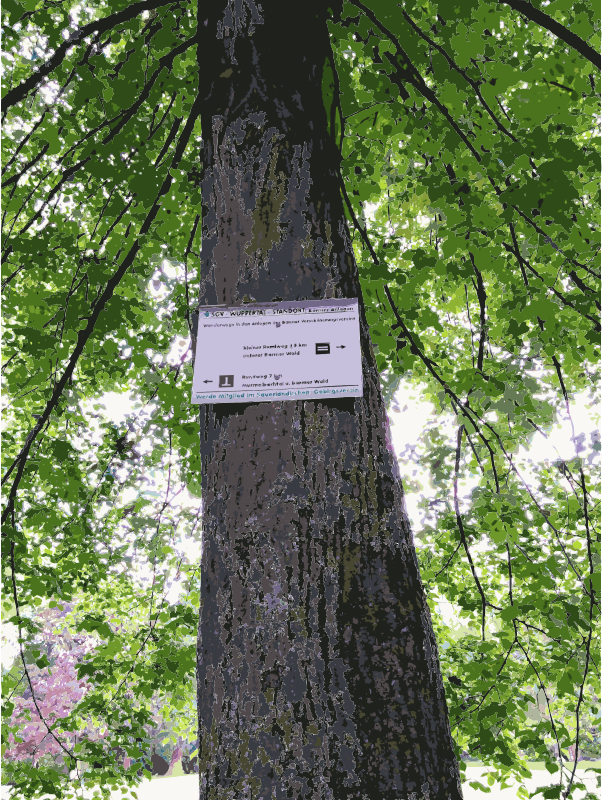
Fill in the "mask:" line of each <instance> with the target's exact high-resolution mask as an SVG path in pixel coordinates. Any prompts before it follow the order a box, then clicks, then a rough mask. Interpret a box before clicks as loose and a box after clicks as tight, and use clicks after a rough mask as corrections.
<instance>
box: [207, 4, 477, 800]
mask: <svg viewBox="0 0 602 800" xmlns="http://www.w3.org/2000/svg"><path fill="white" fill-rule="evenodd" d="M220 5H221V7H220ZM326 5H327V4H321V3H318V2H316V0H311V1H310V2H308V0H306V2H304V3H302V4H300V3H298V4H295V5H294V6H293V5H291V4H289V3H284V2H282V0H264V2H262V4H261V6H260V5H259V4H257V5H256V4H255V3H254V2H253V0H230V1H229V2H228V5H227V7H225V8H224V6H223V5H222V4H217V3H208V4H204V5H201V6H200V8H199V27H200V30H201V32H202V35H201V40H200V44H199V48H198V53H199V55H198V58H199V69H200V85H201V94H202V95H203V96H204V98H205V99H204V102H203V107H202V112H201V114H202V119H201V121H202V131H203V141H202V150H201V163H202V178H201V192H202V214H203V219H202V226H203V227H202V236H203V242H202V252H201V262H200V294H199V303H200V305H201V306H202V305H209V304H217V303H223V304H227V305H240V304H242V303H244V302H266V301H279V300H305V299H312V298H318V299H325V298H351V297H357V298H359V306H360V317H361V326H360V327H361V349H362V365H363V377H364V395H363V397H362V398H347V399H340V400H339V399H337V400H324V401H299V402H291V401H285V402H274V403H247V404H241V405H234V404H220V405H214V406H207V405H203V406H201V409H200V420H201V462H202V489H203V551H202V565H201V569H202V577H201V608H200V618H199V637H198V651H197V653H198V656H197V671H198V672H197V674H198V713H199V742H200V752H199V772H200V797H201V798H203V800H208V799H209V798H215V799H216V800H217V798H219V800H242V798H253V800H255V799H256V798H257V799H258V798H262V800H268V798H269V799H270V800H272V798H277V799H278V800H280V798H289V797H290V798H312V800H317V798H325V799H326V798H332V800H342V799H343V798H345V800H352V798H353V799H354V800H355V799H356V798H357V800H360V799H362V800H364V798H370V799H372V798H378V800H393V799H394V798H395V800H399V798H402V797H403V798H406V797H407V798H412V800H419V798H425V800H436V799H437V798H461V797H462V792H461V786H460V780H459V772H458V766H457V762H456V758H455V755H454V748H453V743H452V738H451V732H450V727H449V721H448V714H447V706H446V702H445V695H444V690H443V683H442V679H441V673H440V668H439V661H438V654H437V646H436V642H435V638H434V635H433V629H432V624H431V618H430V613H429V608H428V605H427V603H426V599H425V595H424V591H423V588H422V584H421V580H420V574H419V569H418V563H417V559H416V553H415V549H414V544H413V540H412V535H411V531H410V526H409V522H408V518H407V514H406V512H405V504H404V499H403V489H402V485H401V481H400V478H399V472H398V469H397V463H396V460H395V457H394V453H393V449H392V446H391V440H390V433H389V427H388V420H387V415H386V411H385V408H384V404H383V400H382V396H381V391H380V384H379V375H378V370H377V367H376V363H375V358H374V353H373V350H372V346H371V343H370V337H369V329H368V325H367V322H366V315H365V310H364V305H363V302H362V295H361V289H360V283H359V278H358V271H357V266H356V263H355V261H354V257H353V250H352V246H351V241H350V237H349V233H348V230H347V225H346V220H345V215H344V210H343V205H342V200H341V196H340V189H339V183H338V181H339V178H338V167H339V164H338V154H337V150H336V147H335V146H334V143H333V141H332V138H331V136H330V134H329V131H328V122H327V113H326V110H325V105H324V99H323V94H322V78H323V72H324V68H325V65H326V64H327V63H328V61H329V59H331V49H330V42H329V36H328V29H327V24H326V8H324V7H323V6H326Z"/></svg>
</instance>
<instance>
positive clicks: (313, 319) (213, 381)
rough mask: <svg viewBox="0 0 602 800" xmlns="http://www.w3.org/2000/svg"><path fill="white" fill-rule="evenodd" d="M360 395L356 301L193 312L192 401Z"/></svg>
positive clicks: (254, 400) (315, 302) (306, 398)
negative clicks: (196, 317) (196, 319)
mask: <svg viewBox="0 0 602 800" xmlns="http://www.w3.org/2000/svg"><path fill="white" fill-rule="evenodd" d="M362 395H363V385H362V358H361V351H360V328H359V315H358V303H357V299H351V300H303V301H300V302H281V303H253V304H248V305H244V306H202V307H201V308H200V309H199V324H198V332H197V343H196V358H195V365H194V376H193V379H192V402H193V403H245V402H255V403H257V402H273V401H274V400H315V399H326V398H329V397H361V396H362Z"/></svg>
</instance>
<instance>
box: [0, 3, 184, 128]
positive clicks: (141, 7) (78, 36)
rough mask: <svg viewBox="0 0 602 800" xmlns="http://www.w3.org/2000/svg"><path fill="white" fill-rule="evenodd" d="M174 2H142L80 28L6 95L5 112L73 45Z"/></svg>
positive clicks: (62, 57)
mask: <svg viewBox="0 0 602 800" xmlns="http://www.w3.org/2000/svg"><path fill="white" fill-rule="evenodd" d="M173 2H174V0H142V2H140V3H134V5H131V6H129V7H128V8H124V9H123V10H122V11H118V12H117V13H116V14H111V15H110V16H108V17H104V18H103V19H97V20H95V21H94V22H89V23H88V24H87V25H84V26H82V27H81V28H78V29H77V30H76V31H74V32H73V33H72V34H71V36H70V37H69V38H68V39H66V40H65V41H64V42H63V44H61V45H60V46H59V47H57V49H56V50H55V52H54V53H53V54H52V56H50V58H49V59H48V61H46V63H44V64H42V65H40V67H39V68H38V69H37V70H36V72H34V73H33V75H30V76H29V78H26V79H25V80H24V81H21V83H20V84H19V85H18V86H15V88H14V89H11V90H10V91H9V92H7V93H6V95H5V96H4V98H3V106H4V112H5V113H6V112H7V111H8V109H9V108H11V107H12V106H14V105H16V104H17V103H20V102H21V101H22V100H24V99H25V98H26V97H27V95H28V94H29V92H31V90H32V89H35V88H36V87H37V86H38V84H39V83H40V82H41V81H42V80H43V79H44V78H45V77H46V76H47V75H50V73H51V72H53V71H54V70H55V69H57V67H59V66H60V65H61V64H62V63H63V61H64V59H65V56H66V55H67V51H68V50H69V49H70V48H71V47H73V45H76V44H79V43H80V42H81V40H82V39H84V38H85V37H86V36H89V35H90V34H91V33H94V32H95V31H97V32H98V33H100V34H103V33H106V32H107V31H110V30H111V29H112V28H114V27H116V26H117V25H120V24H121V23H122V22H127V21H128V20H130V19H132V18H133V17H137V16H138V14H141V13H142V12H143V11H148V10H149V9H153V8H159V7H160V6H168V5H171V4H172V3H173Z"/></svg>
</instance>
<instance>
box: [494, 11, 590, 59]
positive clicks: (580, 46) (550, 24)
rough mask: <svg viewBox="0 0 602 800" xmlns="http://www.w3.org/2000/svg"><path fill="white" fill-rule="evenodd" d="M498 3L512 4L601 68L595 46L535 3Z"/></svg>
mask: <svg viewBox="0 0 602 800" xmlns="http://www.w3.org/2000/svg"><path fill="white" fill-rule="evenodd" d="M498 3H500V4H501V5H507V6H510V8H512V9H514V11H518V12H519V13H520V14H522V15H523V16H525V17H527V19H530V20H531V21H532V22H534V23H535V24H536V25H539V26H540V27H541V28H545V29H546V30H548V31H550V33H553V34H554V36H557V37H558V38H559V39H562V41H563V42H564V43H565V44H568V46H569V47H572V48H573V50H576V51H577V52H578V53H580V54H581V55H582V56H583V57H584V58H586V59H587V60H588V61H591V62H592V64H593V65H594V67H598V69H600V66H601V60H600V54H599V53H597V52H596V51H595V50H594V48H593V47H590V45H589V44H588V43H587V42H584V41H583V39H581V38H579V36H577V34H576V33H572V32H571V31H570V30H569V29H568V28H565V27H564V25H562V24H561V23H560V22H556V20H555V19H552V17H549V16H548V15H547V14H544V13H543V11H540V10H539V9H538V8H536V7H535V6H534V5H531V3H528V2H526V0H498Z"/></svg>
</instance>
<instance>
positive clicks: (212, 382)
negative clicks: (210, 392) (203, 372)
mask: <svg viewBox="0 0 602 800" xmlns="http://www.w3.org/2000/svg"><path fill="white" fill-rule="evenodd" d="M203 383H213V381H203Z"/></svg>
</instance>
